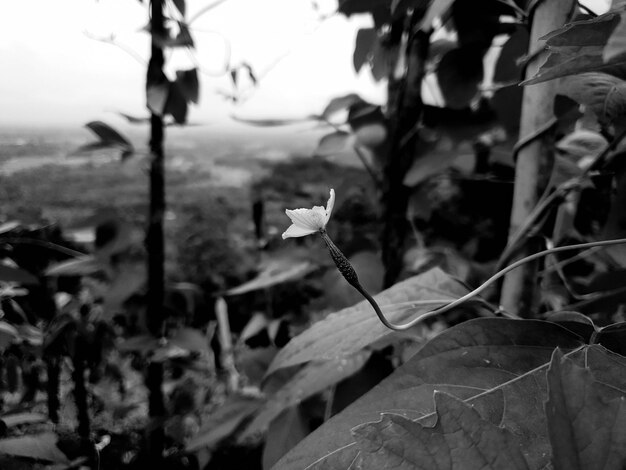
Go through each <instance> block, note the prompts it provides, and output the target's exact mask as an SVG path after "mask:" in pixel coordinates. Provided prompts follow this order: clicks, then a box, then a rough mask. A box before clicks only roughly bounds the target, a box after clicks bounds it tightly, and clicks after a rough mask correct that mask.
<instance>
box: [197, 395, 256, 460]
mask: <svg viewBox="0 0 626 470" xmlns="http://www.w3.org/2000/svg"><path fill="white" fill-rule="evenodd" d="M261 404H262V402H261V401H260V400H257V399H253V398H244V397H238V396H231V397H228V398H227V400H226V402H225V403H223V404H221V405H220V406H219V407H218V408H217V409H216V410H215V411H214V412H213V413H211V414H209V415H208V416H205V417H204V419H203V420H202V423H203V425H202V427H201V428H200V431H198V434H197V435H196V437H194V438H193V439H192V440H191V441H189V443H188V444H187V447H186V448H185V450H186V451H187V452H194V451H197V450H200V449H203V448H206V447H208V448H213V447H215V446H216V445H217V444H219V443H220V442H221V441H222V440H224V439H226V438H227V437H229V436H231V435H232V434H233V433H234V432H235V431H236V430H237V428H238V427H239V426H240V425H241V424H242V423H243V422H244V421H245V420H246V418H248V417H249V416H250V415H251V414H252V413H254V412H255V411H256V410H257V409H258V408H259V406H260V405H261Z"/></svg>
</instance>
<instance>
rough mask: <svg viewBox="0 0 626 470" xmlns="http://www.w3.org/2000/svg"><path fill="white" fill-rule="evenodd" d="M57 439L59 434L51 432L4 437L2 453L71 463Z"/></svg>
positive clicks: (0, 447) (1, 447) (0, 449)
mask: <svg viewBox="0 0 626 470" xmlns="http://www.w3.org/2000/svg"><path fill="white" fill-rule="evenodd" d="M57 440H58V437H57V435H56V434H54V433H51V432H50V433H43V434H35V435H31V436H21V437H13V438H10V439H2V440H0V454H7V455H12V456H14V457H26V458H29V459H37V460H44V461H46V462H52V463H59V464H68V463H70V461H69V459H68V458H67V457H66V456H65V454H64V453H63V452H61V451H60V450H59V448H58V447H57V446H56V443H57Z"/></svg>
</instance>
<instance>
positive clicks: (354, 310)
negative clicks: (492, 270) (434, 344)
mask: <svg viewBox="0 0 626 470" xmlns="http://www.w3.org/2000/svg"><path fill="white" fill-rule="evenodd" d="M467 292H468V291H467V289H466V288H465V287H464V286H462V285H461V284H460V283H459V282H458V281H456V280H454V279H452V278H451V277H449V276H448V275H446V274H445V273H444V272H443V271H441V270H440V269H437V268H435V269H431V270H430V271H428V272H426V273H423V274H420V275H419V276H414V277H411V278H409V279H406V280H405V281H402V282H400V283H398V284H396V285H394V286H392V287H390V288H389V289H387V290H385V291H383V292H381V293H380V294H378V295H376V296H374V298H375V299H376V301H377V302H378V304H379V305H380V307H381V309H382V311H383V313H385V314H386V316H387V318H388V319H389V321H391V322H394V323H403V322H406V321H408V320H411V319H413V318H416V317H417V316H419V315H421V314H423V313H426V312H427V311H430V310H432V309H434V308H436V307H439V306H441V305H443V304H445V303H448V302H449V301H451V300H454V299H456V298H458V297H460V296H462V295H464V294H466V293H467ZM434 299H436V300H435V301H434V303H433V304H432V305H427V306H424V305H419V302H418V305H416V306H413V305H412V302H414V301H422V300H428V301H431V300H434ZM438 301H439V302H438ZM396 304H399V305H396ZM416 330H417V331H419V330H420V327H418V328H416ZM390 339H393V340H397V341H400V340H402V339H403V336H402V335H398V334H397V333H396V332H393V331H392V330H389V329H388V328H387V327H386V326H384V325H383V324H382V323H381V322H380V320H379V319H378V317H377V316H376V314H375V313H374V310H373V309H372V306H371V305H370V304H369V303H368V302H367V301H362V302H360V303H358V304H357V305H355V306H353V307H349V308H346V309H343V310H340V311H339V312H337V313H334V314H331V315H329V316H328V317H326V318H325V319H323V320H321V321H319V322H317V323H315V324H314V325H313V326H311V327H310V328H309V329H308V330H306V331H304V332H303V333H301V334H300V335H298V336H296V337H295V338H293V339H292V340H291V341H290V342H289V343H288V344H287V345H286V346H285V347H284V348H283V349H281V350H280V351H279V353H278V354H277V355H276V358H275V359H274V361H273V362H272V364H271V365H270V367H269V369H268V371H267V374H268V375H269V374H271V373H272V372H274V371H276V370H278V369H281V368H283V367H290V366H293V365H297V364H302V363H305V362H308V361H312V360H322V359H336V358H342V357H345V356H349V355H352V354H355V353H357V352H359V351H361V350H362V349H364V348H368V347H374V346H375V343H377V342H381V341H383V340H390Z"/></svg>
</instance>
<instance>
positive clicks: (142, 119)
mask: <svg viewBox="0 0 626 470" xmlns="http://www.w3.org/2000/svg"><path fill="white" fill-rule="evenodd" d="M117 114H119V115H120V116H122V117H123V118H124V119H126V120H127V121H128V122H130V123H131V124H147V123H149V122H150V116H148V117H137V116H131V115H130V114H126V113H122V112H118V113H117Z"/></svg>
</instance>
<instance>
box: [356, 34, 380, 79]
mask: <svg viewBox="0 0 626 470" xmlns="http://www.w3.org/2000/svg"><path fill="white" fill-rule="evenodd" d="M377 39H378V35H377V33H376V30H375V29H374V28H361V29H359V30H358V31H357V33H356V41H355V44H354V53H353V55H352V65H354V70H355V71H356V72H359V71H360V70H361V68H362V67H363V65H365V64H367V62H368V58H369V55H370V54H371V52H372V49H373V48H374V44H375V43H376V41H377Z"/></svg>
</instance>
